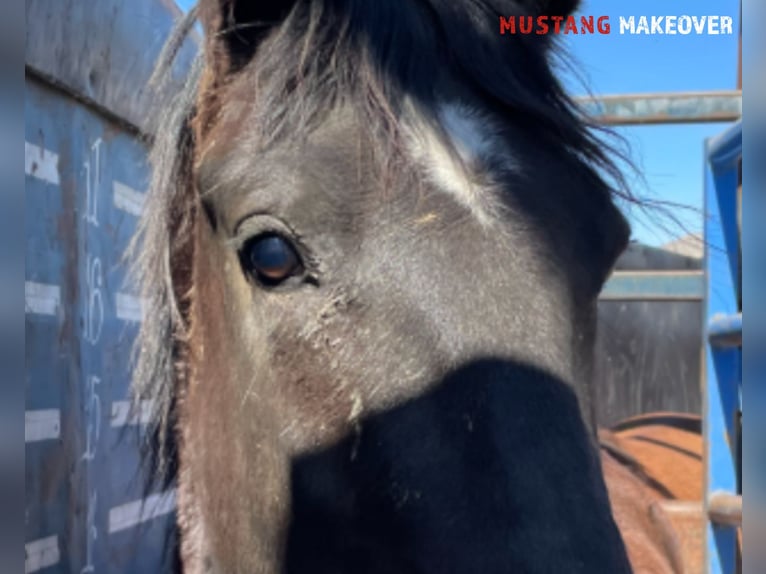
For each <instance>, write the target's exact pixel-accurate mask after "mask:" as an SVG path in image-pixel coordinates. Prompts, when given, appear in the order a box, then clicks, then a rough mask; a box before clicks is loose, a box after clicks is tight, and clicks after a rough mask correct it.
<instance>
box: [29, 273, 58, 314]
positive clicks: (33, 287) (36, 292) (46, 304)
mask: <svg viewBox="0 0 766 574" xmlns="http://www.w3.org/2000/svg"><path fill="white" fill-rule="evenodd" d="M24 300H25V307H24V311H25V312H26V313H34V314H37V315H55V314H56V312H57V311H58V308H59V303H60V301H61V290H60V289H59V287H58V285H47V284H45V283H36V282H34V281H26V282H25V283H24Z"/></svg>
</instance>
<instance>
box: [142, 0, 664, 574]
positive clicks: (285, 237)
mask: <svg viewBox="0 0 766 574" xmlns="http://www.w3.org/2000/svg"><path fill="white" fill-rule="evenodd" d="M577 4H578V2H577V0H421V1H417V2H413V1H404V0H263V1H260V2H248V1H246V0H201V1H200V3H199V5H198V6H197V7H196V8H195V9H194V10H192V11H191V12H189V13H188V15H187V16H186V17H185V18H184V19H183V20H182V21H181V23H180V24H179V26H178V28H177V30H176V32H175V33H174V34H173V36H172V37H171V38H170V40H169V41H168V44H167V46H166V49H165V51H164V52H163V54H162V55H161V58H160V63H159V65H158V68H157V70H158V72H157V75H156V77H157V78H159V79H160V80H161V79H162V78H167V77H171V76H173V74H172V72H173V60H174V57H175V54H176V53H177V51H178V49H179V47H180V46H181V45H182V44H183V42H184V38H186V37H187V36H188V35H189V34H190V33H191V31H192V30H194V27H195V26H196V22H199V23H200V24H201V26H202V28H203V30H204V39H203V41H202V47H201V51H200V54H199V56H198V58H197V60H196V61H195V63H194V65H193V67H192V71H191V73H190V74H189V77H188V78H187V79H186V81H185V84H184V85H183V86H182V87H181V88H180V89H178V90H176V91H174V92H172V93H170V94H168V96H167V97H168V100H167V101H166V102H165V104H164V105H163V107H162V108H161V111H160V112H159V114H158V123H157V127H156V129H155V130H154V139H153V142H152V146H153V147H152V152H151V165H152V181H151V185H150V192H149V197H148V199H147V203H146V206H145V209H144V213H143V216H142V219H141V221H140V224H139V229H138V233H137V235H136V239H135V241H134V243H133V253H134V254H135V270H136V273H137V276H138V280H139V282H140V284H141V294H142V297H143V299H144V301H145V304H146V307H145V317H146V319H145V320H144V321H143V323H142V325H141V329H140V333H139V336H138V339H137V346H136V349H137V350H138V354H137V362H136V365H135V369H134V383H133V386H134V389H135V396H136V398H137V400H144V399H150V400H151V401H152V405H153V412H152V416H151V421H150V423H149V425H148V427H147V428H148V433H147V434H148V437H149V439H148V440H147V443H146V445H147V446H146V449H145V452H144V456H145V461H146V462H147V464H148V465H149V468H150V470H151V477H152V480H153V481H154V482H152V484H154V485H156V484H160V485H162V486H168V485H171V484H172V485H176V486H177V525H178V533H179V538H180V542H179V548H178V561H179V564H178V566H179V568H182V569H183V571H184V572H190V573H200V572H206V573H236V572H246V573H248V574H252V573H275V572H287V573H303V572H312V573H316V574H323V573H328V574H329V573H352V572H353V573H359V572H365V573H368V574H389V573H394V572H395V573H398V574H402V573H405V574H406V573H413V574H414V573H418V574H431V573H440V574H449V573H453V572H455V573H457V572H459V573H462V574H470V573H473V572H476V573H479V572H481V573H488V572H525V573H548V572H551V573H557V574H558V573H560V572H567V573H578V572H588V573H598V572H603V573H609V574H620V573H626V572H630V571H631V564H630V561H629V557H628V552H627V551H626V547H625V544H624V542H623V538H622V536H621V534H620V530H619V529H618V525H617V523H616V522H615V516H614V515H613V511H612V505H610V498H609V497H610V493H609V492H608V490H607V484H606V483H605V481H604V474H605V472H604V468H603V466H602V461H601V458H600V457H601V454H600V451H599V442H598V438H597V425H596V422H595V417H594V409H593V405H592V403H591V395H592V392H591V383H590V381H591V380H592V372H591V371H592V362H593V341H594V332H595V308H596V299H597V296H598V293H599V291H600V289H601V287H602V285H603V283H604V281H605V279H606V277H607V276H608V274H609V273H610V270H611V269H612V267H613V265H614V262H615V260H616V258H617V256H618V255H619V254H620V253H621V252H622V251H623V249H624V248H625V246H626V245H627V242H628V238H629V234H630V229H629V225H628V223H627V221H626V219H625V217H624V216H623V215H622V213H621V211H620V209H619V207H618V204H619V203H620V202H623V201H631V200H633V199H634V198H633V196H632V195H631V194H630V192H629V191H628V190H627V186H626V185H624V180H623V179H622V178H621V176H620V170H619V169H618V168H617V165H616V162H615V160H614V159H613V158H614V154H613V153H612V151H614V150H613V149H612V148H611V147H609V146H608V145H607V142H605V141H604V140H603V138H601V135H600V132H598V127H597V126H595V125H594V124H593V123H592V122H591V121H590V120H589V119H588V118H587V117H585V116H584V115H583V114H582V113H581V112H580V110H579V109H578V108H577V106H576V105H575V104H574V103H573V101H572V100H571V99H570V98H569V97H568V96H567V94H566V93H565V91H564V90H563V88H562V86H561V84H560V81H559V80H558V79H557V77H556V75H555V73H554V67H555V66H554V61H553V60H554V58H556V57H557V56H558V55H560V54H561V52H560V51H559V49H558V48H557V46H556V44H555V41H554V39H553V38H551V37H548V36H538V35H523V36H522V35H508V34H505V35H501V34H500V33H499V30H498V21H499V17H500V16H504V17H508V16H512V15H516V16H524V15H531V16H536V15H562V16H566V15H569V14H571V13H573V11H574V10H575V9H576V7H577ZM158 92H160V93H162V92H163V90H162V89H161V88H159V89H158ZM607 470H608V469H607ZM609 476H611V477H612V478H611V480H616V481H618V482H619V483H620V484H622V482H621V481H624V480H627V479H626V478H625V477H622V476H617V478H614V473H612V474H611V475H609ZM661 551H663V552H664V550H661Z"/></svg>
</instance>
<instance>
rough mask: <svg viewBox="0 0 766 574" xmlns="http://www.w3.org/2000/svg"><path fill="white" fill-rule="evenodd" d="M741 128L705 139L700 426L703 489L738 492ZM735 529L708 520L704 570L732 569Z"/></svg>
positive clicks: (728, 572) (731, 572)
mask: <svg viewBox="0 0 766 574" xmlns="http://www.w3.org/2000/svg"><path fill="white" fill-rule="evenodd" d="M741 147H742V131H741V126H740V125H737V126H734V127H733V128H731V129H729V130H727V131H726V132H725V133H724V134H723V136H721V137H719V138H716V139H714V140H709V141H708V142H707V147H706V156H707V162H706V166H705V210H706V213H705V240H706V249H705V273H706V280H707V296H706V302H705V306H706V315H707V317H708V327H707V329H708V333H707V334H706V335H708V337H707V344H706V345H705V367H706V368H705V383H704V392H705V400H704V412H703V414H704V431H705V448H706V458H705V460H706V492H707V496H709V495H710V494H711V493H712V492H715V491H724V492H730V493H736V492H737V487H738V469H737V468H736V466H737V452H736V450H737V440H738V437H737V414H738V412H739V410H740V409H741V402H740V396H741V381H742V376H741V365H742V355H741V348H739V347H738V346H736V343H735V344H734V345H732V343H733V342H735V340H733V339H734V336H735V334H736V333H737V332H741V325H742V323H741V321H742V319H741V314H740V313H741V309H740V308H739V293H740V286H739V232H738V226H737V183H738V159H739V157H740V154H741ZM737 552H738V548H737V532H736V529H735V528H733V527H730V526H723V525H717V524H713V523H708V532H707V562H708V572H710V573H711V574H712V573H715V574H718V573H722V574H734V573H735V572H736V568H737Z"/></svg>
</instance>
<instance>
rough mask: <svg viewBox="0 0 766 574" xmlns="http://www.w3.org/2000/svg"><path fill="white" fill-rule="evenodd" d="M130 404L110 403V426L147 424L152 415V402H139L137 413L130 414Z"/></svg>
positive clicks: (122, 402)
mask: <svg viewBox="0 0 766 574" xmlns="http://www.w3.org/2000/svg"><path fill="white" fill-rule="evenodd" d="M131 404H132V403H131V402H130V401H115V402H113V403H112V422H111V426H113V427H123V426H127V425H145V424H147V423H148V422H149V418H150V417H151V414H152V401H141V403H140V405H139V408H138V412H131Z"/></svg>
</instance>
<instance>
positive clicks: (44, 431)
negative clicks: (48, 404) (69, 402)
mask: <svg viewBox="0 0 766 574" xmlns="http://www.w3.org/2000/svg"><path fill="white" fill-rule="evenodd" d="M60 435H61V415H60V412H59V410H58V409H46V410H40V411H26V412H25V413H24V442H37V441H41V440H51V439H56V438H59V436H60Z"/></svg>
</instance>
